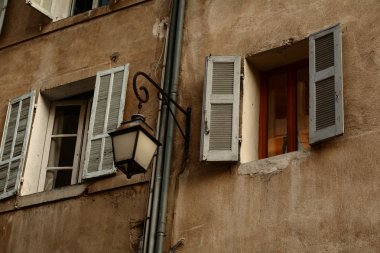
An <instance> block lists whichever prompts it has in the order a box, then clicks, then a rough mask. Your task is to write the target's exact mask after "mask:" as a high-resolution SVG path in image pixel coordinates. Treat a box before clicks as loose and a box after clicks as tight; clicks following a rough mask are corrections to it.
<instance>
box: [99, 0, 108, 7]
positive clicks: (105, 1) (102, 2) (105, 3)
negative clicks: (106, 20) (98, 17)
mask: <svg viewBox="0 0 380 253" xmlns="http://www.w3.org/2000/svg"><path fill="white" fill-rule="evenodd" d="M107 4H108V0H99V7H100V6H104V5H107Z"/></svg>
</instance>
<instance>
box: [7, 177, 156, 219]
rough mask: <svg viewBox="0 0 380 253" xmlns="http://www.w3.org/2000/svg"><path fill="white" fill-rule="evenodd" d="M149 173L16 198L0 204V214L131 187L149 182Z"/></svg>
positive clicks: (106, 179)
mask: <svg viewBox="0 0 380 253" xmlns="http://www.w3.org/2000/svg"><path fill="white" fill-rule="evenodd" d="M149 179H150V173H146V174H140V175H136V176H135V177H133V178H131V179H127V178H126V176H125V175H124V174H121V173H120V174H118V175H116V176H114V177H109V178H104V179H101V180H98V181H95V182H91V183H82V184H77V185H70V186H67V187H63V188H60V189H55V190H51V191H45V192H38V193H35V194H30V195H25V196H17V197H13V198H9V199H5V200H1V202H0V213H3V212H9V211H14V210H17V209H22V208H26V207H30V206H35V205H41V204H46V203H51V202H54V201H59V200H64V199H70V198H75V197H79V196H83V195H91V194H95V193H98V192H102V191H107V190H113V189H117V188H120V187H125V186H132V185H136V184H143V183H147V182H149Z"/></svg>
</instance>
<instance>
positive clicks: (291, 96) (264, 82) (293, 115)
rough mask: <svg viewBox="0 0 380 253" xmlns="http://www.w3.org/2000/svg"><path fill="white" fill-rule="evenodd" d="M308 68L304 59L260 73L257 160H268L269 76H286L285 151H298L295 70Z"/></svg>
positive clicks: (307, 63)
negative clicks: (282, 74) (283, 74)
mask: <svg viewBox="0 0 380 253" xmlns="http://www.w3.org/2000/svg"><path fill="white" fill-rule="evenodd" d="M305 67H307V68H309V60H308V59H304V60H301V61H297V62H295V63H291V64H288V65H285V66H281V67H278V68H275V69H271V70H268V71H263V72H261V73H260V109H259V112H260V116H259V159H265V158H268V102H269V101H268V100H269V99H268V91H269V89H268V82H269V77H270V76H271V75H275V74H279V73H286V74H287V108H288V110H287V113H286V119H287V121H286V124H287V127H286V128H287V151H286V153H289V152H293V151H296V150H298V134H297V129H298V126H297V70H298V69H301V68H305Z"/></svg>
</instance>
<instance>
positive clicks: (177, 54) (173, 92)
mask: <svg viewBox="0 0 380 253" xmlns="http://www.w3.org/2000/svg"><path fill="white" fill-rule="evenodd" d="M174 2H175V3H177V2H178V10H177V11H176V12H177V20H176V22H175V43H174V52H173V67H172V75H171V87H170V96H171V98H172V99H173V100H176V98H177V90H178V81H179V68H180V59H181V47H182V32H183V21H184V13H185V0H178V1H175V0H174ZM173 7H174V6H173ZM173 10H176V9H173ZM172 24H174V23H172ZM170 106H171V110H172V111H173V112H175V107H174V106H173V105H170ZM173 130H174V119H173V117H171V116H169V117H168V122H167V131H166V140H165V150H164V160H163V175H162V185H161V195H160V206H159V210H158V218H159V220H158V224H157V233H156V234H157V238H156V247H155V252H157V253H159V252H162V250H163V246H164V238H165V226H166V211H167V200H168V188H169V178H170V168H171V162H172V149H173V132H174V131H173Z"/></svg>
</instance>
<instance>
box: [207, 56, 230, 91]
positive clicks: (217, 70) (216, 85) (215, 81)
mask: <svg viewBox="0 0 380 253" xmlns="http://www.w3.org/2000/svg"><path fill="white" fill-rule="evenodd" d="M233 91H234V62H215V63H214V68H213V73H212V94H233Z"/></svg>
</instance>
